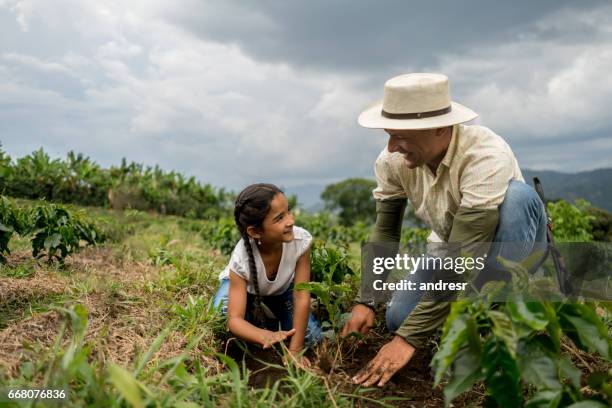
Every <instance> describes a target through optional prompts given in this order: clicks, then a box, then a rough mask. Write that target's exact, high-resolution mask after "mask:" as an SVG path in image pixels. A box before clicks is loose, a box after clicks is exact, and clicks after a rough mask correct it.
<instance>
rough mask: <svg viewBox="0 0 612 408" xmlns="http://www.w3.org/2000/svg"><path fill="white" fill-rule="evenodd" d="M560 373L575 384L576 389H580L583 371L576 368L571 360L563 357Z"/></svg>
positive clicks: (560, 362)
mask: <svg viewBox="0 0 612 408" xmlns="http://www.w3.org/2000/svg"><path fill="white" fill-rule="evenodd" d="M559 373H560V374H561V375H562V376H563V377H565V378H569V380H570V381H571V382H572V383H573V384H574V386H575V387H580V377H581V376H582V371H580V369H579V368H577V367H575V366H574V364H573V363H572V361H571V360H570V359H568V358H567V357H563V358H561V359H560V360H559Z"/></svg>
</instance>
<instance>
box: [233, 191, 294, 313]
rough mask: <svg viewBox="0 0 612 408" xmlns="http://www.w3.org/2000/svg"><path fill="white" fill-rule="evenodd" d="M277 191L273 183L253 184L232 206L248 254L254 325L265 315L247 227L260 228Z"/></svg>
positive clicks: (239, 195)
mask: <svg viewBox="0 0 612 408" xmlns="http://www.w3.org/2000/svg"><path fill="white" fill-rule="evenodd" d="M279 193H282V191H281V190H280V189H279V188H278V187H276V186H275V185H273V184H266V183H259V184H253V185H250V186H248V187H247V188H245V189H244V190H242V192H241V193H240V194H238V197H237V198H236V205H235V207H234V219H235V221H236V227H238V231H240V236H241V237H242V240H243V242H244V247H245V248H246V251H247V254H248V256H249V281H250V283H251V285H252V287H253V290H254V291H255V293H254V295H255V301H254V302H253V311H252V314H253V318H254V323H255V324H256V325H263V323H264V320H265V315H264V312H263V307H262V304H261V294H260V293H259V281H258V279H257V265H256V264H255V256H254V255H253V247H252V245H251V240H250V237H249V234H248V233H247V229H248V228H249V227H254V228H256V229H260V230H261V228H262V225H263V221H264V219H265V218H266V215H267V214H268V212H269V211H270V202H271V201H272V199H273V198H274V196H276V195H277V194H279Z"/></svg>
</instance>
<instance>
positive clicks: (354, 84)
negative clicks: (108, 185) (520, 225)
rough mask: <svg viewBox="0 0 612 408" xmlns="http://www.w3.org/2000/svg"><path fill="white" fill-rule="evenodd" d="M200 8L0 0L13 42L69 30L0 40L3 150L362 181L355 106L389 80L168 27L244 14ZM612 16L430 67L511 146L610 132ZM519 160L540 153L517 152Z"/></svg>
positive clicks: (533, 159)
mask: <svg viewBox="0 0 612 408" xmlns="http://www.w3.org/2000/svg"><path fill="white" fill-rule="evenodd" d="M211 4H212V3H207V4H205V5H201V3H200V2H195V1H194V0H180V1H177V2H174V3H168V2H163V1H161V0H149V1H145V0H139V1H132V2H128V3H125V2H120V1H116V0H113V1H102V2H83V1H78V0H56V1H53V2H49V1H48V0H47V1H45V0H0V13H1V12H3V10H2V8H3V7H4V9H5V10H6V9H10V10H11V13H13V15H14V18H15V19H16V20H17V21H19V23H20V25H21V27H22V29H24V30H29V33H28V36H26V37H20V38H25V39H24V41H25V40H27V41H32V42H33V43H34V44H35V43H36V41H37V38H36V35H42V34H41V33H44V30H43V28H45V29H47V30H53V32H54V33H61V36H63V38H65V39H66V44H72V42H71V39H79V41H82V44H81V45H80V46H79V47H77V46H74V47H73V46H68V45H67V46H66V49H63V50H61V52H59V53H57V54H56V55H50V54H42V53H41V55H38V54H35V53H33V52H32V53H31V54H27V53H25V52H23V53H22V52H15V51H14V50H13V51H5V50H2V49H0V55H1V58H0V64H2V65H1V66H0V88H1V90H0V107H3V108H5V107H10V109H4V112H3V113H0V118H2V121H1V123H0V132H2V133H0V135H1V136H0V137H2V139H3V140H2V141H3V142H5V143H4V145H5V147H6V148H7V149H8V150H9V151H10V147H11V146H14V151H17V150H19V149H20V150H19V153H21V154H22V153H25V151H23V149H25V148H26V147H27V148H30V147H31V146H36V147H38V146H39V145H44V146H45V147H46V148H49V149H50V150H53V149H54V150H55V151H58V152H59V153H65V151H67V150H69V149H77V150H81V151H84V152H85V153H87V154H90V155H92V156H94V158H97V157H100V158H101V159H100V160H106V161H107V162H108V161H111V162H117V161H118V160H119V158H121V157H122V156H127V157H128V158H129V159H133V160H141V161H145V162H147V163H149V164H156V163H159V164H160V165H162V166H163V167H166V168H177V169H179V170H181V171H185V172H187V173H190V174H195V175H197V176H199V177H201V178H202V179H203V180H206V181H214V182H215V183H218V184H219V185H229V186H232V187H234V188H236V187H239V186H241V185H244V184H245V183H246V182H250V181H256V180H257V179H267V180H272V181H275V182H278V183H280V184H285V185H292V184H296V183H303V182H309V181H316V180H328V179H334V178H338V177H349V176H356V175H365V176H371V175H372V174H371V166H372V163H373V160H374V158H375V157H376V154H377V153H378V151H379V150H380V148H381V147H382V145H384V135H382V134H380V135H379V134H376V132H375V131H369V130H362V129H360V128H359V127H358V126H357V124H356V117H357V115H358V114H359V112H360V111H361V110H362V109H363V108H365V107H366V106H367V105H368V104H370V103H371V102H373V101H374V100H375V99H377V98H380V97H381V96H382V95H381V91H382V84H383V83H384V80H385V79H386V78H377V79H376V80H372V78H368V77H367V75H358V74H352V75H350V76H347V75H346V74H343V73H336V72H332V71H330V72H327V73H324V72H316V73H315V72H311V71H306V70H303V69H301V68H300V67H296V66H290V65H288V64H283V63H267V62H265V61H259V60H256V59H254V58H253V57H250V56H249V55H247V54H245V53H244V52H243V50H242V49H240V48H239V47H238V46H237V45H235V44H232V43H220V42H216V41H214V40H212V39H202V38H198V37H196V36H195V35H194V34H192V33H191V32H190V31H187V30H184V29H183V28H181V27H180V26H178V25H177V24H176V23H173V21H174V20H175V19H176V18H177V14H184V13H186V12H187V11H189V12H190V10H194V11H193V14H194V15H197V16H201V18H202V21H203V22H206V23H207V24H219V25H223V24H224V23H227V21H226V20H224V19H223V18H224V15H225V14H227V15H228V16H229V17H228V18H230V17H231V18H230V20H231V21H233V24H242V23H244V24H246V23H249V22H248V21H247V20H248V19H247V17H245V16H238V15H233V14H232V13H231V10H232V6H231V5H230V6H223V7H226V8H223V7H221V6H219V7H220V8H217V6H214V5H211ZM179 11H180V12H179ZM610 15H612V13H611V12H610V8H608V7H604V8H600V9H599V10H598V11H594V12H593V11H585V12H583V13H582V14H581V13H580V12H574V13H570V12H567V11H561V12H558V13H555V14H554V15H552V16H550V17H548V18H547V19H545V20H543V21H540V22H538V23H537V24H536V25H534V26H531V27H525V28H523V31H522V34H521V35H518V34H517V36H516V37H513V38H512V39H511V40H510V41H508V42H506V43H502V44H497V45H495V46H490V47H487V48H481V49H474V50H470V51H467V52H466V51H465V50H461V51H460V52H457V53H456V54H453V55H444V56H442V57H441V59H440V64H439V66H436V67H432V69H435V70H436V71H442V72H446V73H447V74H448V75H449V76H450V77H451V82H452V84H453V92H454V94H455V96H456V97H457V99H458V100H459V101H460V102H463V103H465V104H466V105H468V106H470V107H473V108H474V109H475V110H477V111H479V112H480V113H481V119H480V120H481V122H482V123H484V124H485V125H488V126H490V127H491V128H493V129H494V130H496V131H497V132H498V133H500V134H502V135H503V136H504V137H507V138H508V139H509V140H510V141H511V143H516V144H517V146H518V147H520V146H521V143H523V145H524V143H526V142H525V141H526V140H528V139H529V138H531V137H535V136H534V135H537V137H541V138H545V137H547V138H550V139H551V140H554V138H555V137H557V136H558V135H567V134H571V133H572V132H580V131H581V130H589V131H596V130H597V129H606V128H610V121H609V120H608V119H607V117H608V115H607V112H606V110H607V106H609V105H610V104H612V98H611V95H612V80H611V79H610V76H609V74H608V72H610V71H612V41H611V36H612V32H611V31H610V30H609V29H607V28H605V27H606V26H607V25H606V24H605V23H604V21H605V17H606V16H607V17H609V16H610ZM251 17H252V21H250V24H252V25H253V26H254V27H261V29H262V30H264V29H267V30H275V29H276V27H275V26H274V24H273V22H271V21H268V20H267V19H266V17H265V16H264V15H263V14H257V13H256V14H255V15H253V16H250V17H249V18H251ZM572 17H573V18H574V19H572ZM230 20H228V21H230ZM564 24H565V25H567V26H569V27H573V28H572V30H574V31H580V30H582V31H584V30H586V32H588V33H589V35H591V36H592V38H589V39H588V40H581V41H576V42H572V41H568V40H567V39H566V38H565V37H563V40H555V39H556V38H557V37H555V36H554V35H551V34H550V33H552V32H558V31H561V29H562V28H563V27H564ZM567 36H568V37H569V38H573V37H571V35H569V34H567ZM21 67H28V68H29V69H30V70H31V71H33V72H34V73H31V72H30V73H27V72H25V71H24V70H22V69H20V68H21ZM58 74H59V75H58ZM62 76H63V77H62ZM58 77H62V78H60V79H58ZM64 77H66V78H67V79H66V78H64ZM43 79H44V80H43ZM364 83H375V84H377V85H376V86H375V87H374V88H372V89H364V85H363V84H364ZM0 110H2V109H0ZM16 110H19V111H20V112H21V113H20V114H19V115H18V114H16V113H15V111H16ZM11 115H12V116H11ZM24 117H29V118H31V119H30V120H29V121H24ZM597 143H598V144H595V143H594V142H593V143H591V144H588V143H587V144H584V145H583V146H582V147H581V146H580V145H579V144H578V145H576V146H574V145H572V149H574V151H573V153H574V154H579V152H580V151H582V152H584V154H585V155H590V154H591V153H593V152H595V151H596V150H597V149H601V148H602V145H603V147H604V148H605V146H606V142H605V141H604V142H601V141H599V142H597ZM595 146H596V148H595ZM609 147H610V146H608V148H609ZM580 149H582V150H580ZM518 150H520V149H518ZM549 157H554V156H553V155H551V156H549ZM557 157H565V156H563V155H562V154H559V155H557ZM521 160H522V164H523V165H526V166H527V167H529V166H531V165H532V164H534V163H535V164H538V163H541V161H538V155H537V154H531V153H529V152H527V153H525V154H524V155H523V156H522V158H521ZM601 160H603V159H601ZM601 160H600V161H601ZM547 163H548V162H547ZM573 163H575V166H576V168H589V167H590V166H589V163H585V162H580V161H576V160H574V161H573ZM593 163H594V162H593ZM597 163H599V162H597ZM550 165H551V166H554V165H555V163H554V162H552V161H551V162H550Z"/></svg>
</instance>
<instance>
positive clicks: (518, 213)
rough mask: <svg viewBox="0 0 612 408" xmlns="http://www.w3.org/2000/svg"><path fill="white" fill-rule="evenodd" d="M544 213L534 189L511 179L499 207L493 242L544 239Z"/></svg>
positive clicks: (542, 205)
mask: <svg viewBox="0 0 612 408" xmlns="http://www.w3.org/2000/svg"><path fill="white" fill-rule="evenodd" d="M545 231H546V213H545V209H544V204H543V203H542V200H540V197H539V196H538V194H537V193H536V191H535V190H534V189H533V187H531V186H530V185H528V184H526V183H523V182H522V181H517V180H511V181H510V183H509V185H508V189H507V191H506V196H505V197H504V201H503V202H502V204H501V205H500V207H499V223H498V225H497V230H496V233H495V238H494V241H495V242H536V241H543V240H544V239H545Z"/></svg>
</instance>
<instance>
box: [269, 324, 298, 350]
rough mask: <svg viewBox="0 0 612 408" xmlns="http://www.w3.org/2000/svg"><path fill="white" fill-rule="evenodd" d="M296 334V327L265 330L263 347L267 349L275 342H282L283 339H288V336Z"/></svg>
mask: <svg viewBox="0 0 612 408" xmlns="http://www.w3.org/2000/svg"><path fill="white" fill-rule="evenodd" d="M294 334H295V329H291V330H288V331H283V330H279V331H270V330H264V331H263V339H262V341H261V345H262V346H263V348H265V349H267V348H270V347H272V345H273V344H276V343H280V342H281V341H284V340H286V339H287V338H289V337H291V336H293V335H294Z"/></svg>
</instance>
